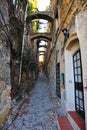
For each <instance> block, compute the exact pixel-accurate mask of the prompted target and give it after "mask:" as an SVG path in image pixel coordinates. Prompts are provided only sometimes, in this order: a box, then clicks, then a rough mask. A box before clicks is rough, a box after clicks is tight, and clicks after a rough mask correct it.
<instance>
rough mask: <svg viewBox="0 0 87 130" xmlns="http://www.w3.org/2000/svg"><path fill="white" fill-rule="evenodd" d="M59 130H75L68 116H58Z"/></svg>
mask: <svg viewBox="0 0 87 130" xmlns="http://www.w3.org/2000/svg"><path fill="white" fill-rule="evenodd" d="M58 130H74V129H73V127H72V125H71V123H70V122H69V120H68V119H67V117H58Z"/></svg>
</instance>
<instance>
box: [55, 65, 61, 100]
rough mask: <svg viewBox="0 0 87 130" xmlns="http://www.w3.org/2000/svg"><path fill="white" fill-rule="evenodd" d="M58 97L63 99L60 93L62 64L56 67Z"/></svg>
mask: <svg viewBox="0 0 87 130" xmlns="http://www.w3.org/2000/svg"><path fill="white" fill-rule="evenodd" d="M56 95H57V97H59V98H61V92H60V63H58V64H57V65H56Z"/></svg>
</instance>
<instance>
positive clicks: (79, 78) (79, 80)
mask: <svg viewBox="0 0 87 130" xmlns="http://www.w3.org/2000/svg"><path fill="white" fill-rule="evenodd" d="M78 82H79V83H80V82H81V75H79V76H78Z"/></svg>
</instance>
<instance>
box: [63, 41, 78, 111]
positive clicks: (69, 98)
mask: <svg viewBox="0 0 87 130" xmlns="http://www.w3.org/2000/svg"><path fill="white" fill-rule="evenodd" d="M70 44H73V45H72V46H71V48H70V50H67V49H66V48H65V90H66V110H67V111H73V110H75V93H74V92H75V89H74V73H73V55H74V53H75V52H76V51H77V50H78V49H79V43H78V42H76V41H75V42H74V43H70Z"/></svg>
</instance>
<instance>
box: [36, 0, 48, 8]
mask: <svg viewBox="0 0 87 130" xmlns="http://www.w3.org/2000/svg"><path fill="white" fill-rule="evenodd" d="M49 4H50V0H38V9H39V11H44V10H46V7H48V6H49Z"/></svg>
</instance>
